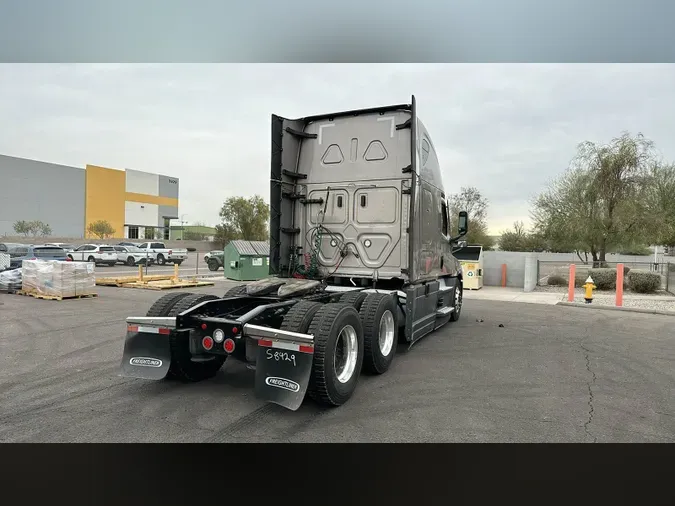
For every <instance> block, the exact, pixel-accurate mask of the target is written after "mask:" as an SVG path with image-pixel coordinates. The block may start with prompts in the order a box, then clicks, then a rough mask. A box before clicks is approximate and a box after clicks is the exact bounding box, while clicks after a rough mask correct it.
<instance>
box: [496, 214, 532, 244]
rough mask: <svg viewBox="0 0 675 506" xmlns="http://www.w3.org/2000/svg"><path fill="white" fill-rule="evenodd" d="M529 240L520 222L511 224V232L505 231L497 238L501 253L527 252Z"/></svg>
mask: <svg viewBox="0 0 675 506" xmlns="http://www.w3.org/2000/svg"><path fill="white" fill-rule="evenodd" d="M528 242H529V238H528V234H527V232H526V231H525V225H524V224H523V222H522V221H516V222H515V223H514V224H513V230H506V231H504V232H503V233H502V235H501V237H500V238H499V249H501V250H502V251H529V249H528V248H529V244H528Z"/></svg>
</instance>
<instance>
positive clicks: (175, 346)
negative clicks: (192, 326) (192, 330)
mask: <svg viewBox="0 0 675 506" xmlns="http://www.w3.org/2000/svg"><path fill="white" fill-rule="evenodd" d="M208 300H218V297H216V296H215V295H204V294H196V295H194V294H193V295H189V296H188V297H184V298H182V299H181V300H180V301H179V302H178V303H177V304H175V305H174V306H173V307H172V308H171V310H170V311H169V314H168V316H177V315H179V314H180V313H182V312H183V311H187V310H188V309H190V308H191V307H194V306H196V305H197V304H201V303H202V302H206V301H208ZM169 345H170V347H171V365H170V366H169V372H168V374H167V377H169V378H175V379H177V380H179V381H182V382H183V383H193V382H197V381H202V380H205V379H209V378H212V377H213V376H215V375H216V373H217V372H218V371H219V370H220V368H221V367H222V366H223V364H224V363H225V360H226V359H227V356H226V355H210V356H209V359H207V360H203V361H201V360H200V361H199V362H195V361H193V360H192V353H190V343H189V341H188V338H187V336H186V333H185V332H172V333H171V334H169Z"/></svg>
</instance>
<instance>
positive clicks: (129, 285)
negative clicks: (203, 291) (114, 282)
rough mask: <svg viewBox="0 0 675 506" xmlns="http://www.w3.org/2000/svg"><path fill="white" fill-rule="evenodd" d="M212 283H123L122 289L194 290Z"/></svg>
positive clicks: (176, 281)
mask: <svg viewBox="0 0 675 506" xmlns="http://www.w3.org/2000/svg"><path fill="white" fill-rule="evenodd" d="M214 284H215V283H213V282H212V281H197V280H191V279H178V280H174V279H169V280H160V281H149V282H136V283H124V284H123V285H120V286H121V287H122V288H140V289H142V290H171V289H172V288H195V287H197V286H213V285H214Z"/></svg>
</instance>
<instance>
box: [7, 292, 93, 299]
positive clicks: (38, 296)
mask: <svg viewBox="0 0 675 506" xmlns="http://www.w3.org/2000/svg"><path fill="white" fill-rule="evenodd" d="M16 293H17V294H19V295H27V296H28V297H33V298H35V299H44V300H67V299H88V298H92V297H98V294H97V293H81V294H78V295H69V296H65V297H64V296H61V295H43V294H41V293H35V292H27V291H25V290H17V292H16Z"/></svg>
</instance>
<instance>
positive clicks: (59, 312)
mask: <svg viewBox="0 0 675 506" xmlns="http://www.w3.org/2000/svg"><path fill="white" fill-rule="evenodd" d="M230 285H231V283H229V282H224V281H218V282H217V284H216V285H215V286H213V287H207V288H202V289H195V290H193V291H195V292H196V291H200V292H204V293H215V294H222V293H223V292H224V291H225V289H226V288H227V287H228V286H230ZM97 291H98V293H99V297H98V298H96V299H81V300H67V301H45V300H36V299H33V298H30V297H22V296H19V295H6V294H0V344H1V347H2V350H3V352H2V354H1V355H0V363H1V366H0V441H3V442H265V441H270V442H273V441H276V442H673V441H675V418H674V415H675V396H673V391H675V368H673V361H674V360H675V346H673V343H674V340H675V332H674V328H675V319H674V318H673V317H669V316H660V315H646V314H633V313H623V312H613V311H593V310H584V309H577V308H570V307H561V306H546V305H537V304H523V303H514V302H495V301H489V300H466V301H465V304H464V308H463V313H462V317H461V319H460V321H459V322H456V323H451V324H449V325H447V326H446V327H444V328H443V329H441V330H439V331H437V332H435V333H433V334H431V335H430V336H427V337H426V338H424V339H423V340H422V341H420V342H419V343H418V344H417V345H415V346H414V347H413V348H412V350H410V351H409V352H405V351H403V350H401V348H399V354H398V356H397V357H396V360H395V362H394V365H393V366H392V369H390V371H389V372H388V373H387V374H385V375H382V376H377V377H375V376H363V377H362V378H361V381H360V383H359V386H358V387H357V390H356V392H355V394H354V397H352V399H351V400H350V401H349V402H348V403H347V404H345V405H343V406H342V407H339V408H333V409H325V408H323V407H319V406H318V405H316V404H314V403H313V402H311V401H309V400H308V401H306V402H305V404H304V405H303V406H302V407H301V408H300V410H298V411H297V412H291V411H286V410H284V409H283V408H280V407H277V406H275V405H268V404H264V403H262V402H260V401H258V400H257V399H256V398H255V397H254V395H253V372H252V371H249V370H247V369H246V368H245V367H244V366H243V365H241V364H238V363H236V362H234V361H233V362H228V363H226V364H225V366H224V367H223V369H222V370H221V371H220V373H219V374H218V375H217V376H216V377H215V378H214V379H212V380H209V381H205V382H202V383H197V384H189V385H184V384H181V383H177V382H173V381H161V382H146V381H142V380H136V379H128V378H121V377H119V376H117V368H118V366H119V363H120V358H121V354H122V348H123V343H124V333H125V325H124V318H125V317H127V316H131V315H141V316H142V315H143V314H145V311H146V310H147V308H148V307H149V306H150V305H151V303H152V302H153V301H154V300H155V299H156V298H158V297H159V296H160V295H161V294H162V293H160V292H153V291H145V290H134V289H123V288H108V287H97ZM500 324H502V325H503V327H500V326H499V325H500Z"/></svg>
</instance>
